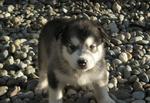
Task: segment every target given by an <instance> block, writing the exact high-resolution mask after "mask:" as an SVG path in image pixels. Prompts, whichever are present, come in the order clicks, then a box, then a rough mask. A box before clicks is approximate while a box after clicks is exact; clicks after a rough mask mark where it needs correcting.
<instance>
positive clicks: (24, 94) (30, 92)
mask: <svg viewBox="0 0 150 103" xmlns="http://www.w3.org/2000/svg"><path fill="white" fill-rule="evenodd" d="M18 97H20V98H21V99H24V98H30V99H33V97H34V93H33V91H28V92H26V93H22V94H19V95H18Z"/></svg>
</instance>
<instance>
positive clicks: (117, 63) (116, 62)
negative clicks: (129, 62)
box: [113, 59, 122, 65]
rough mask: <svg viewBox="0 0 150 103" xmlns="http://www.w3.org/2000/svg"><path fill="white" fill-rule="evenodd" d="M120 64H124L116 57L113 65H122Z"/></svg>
mask: <svg viewBox="0 0 150 103" xmlns="http://www.w3.org/2000/svg"><path fill="white" fill-rule="evenodd" d="M120 64H122V61H121V60H119V59H114V60H113V65H120Z"/></svg>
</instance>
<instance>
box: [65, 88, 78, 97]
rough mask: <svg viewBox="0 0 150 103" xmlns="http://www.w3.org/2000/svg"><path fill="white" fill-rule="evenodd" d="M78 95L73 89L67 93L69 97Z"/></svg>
mask: <svg viewBox="0 0 150 103" xmlns="http://www.w3.org/2000/svg"><path fill="white" fill-rule="evenodd" d="M76 94H77V92H76V91H75V90H73V89H69V90H68V91H67V95H69V96H71V95H76Z"/></svg>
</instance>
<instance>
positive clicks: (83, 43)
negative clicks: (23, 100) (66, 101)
mask: <svg viewBox="0 0 150 103" xmlns="http://www.w3.org/2000/svg"><path fill="white" fill-rule="evenodd" d="M104 37H105V32H104V31H103V29H102V28H101V27H100V26H98V24H97V23H96V22H93V21H89V20H83V19H77V20H64V19H55V20H52V21H50V22H48V23H47V24H46V25H45V26H44V28H43V30H42V31H41V34H40V38H39V68H40V72H39V73H40V74H39V75H40V80H39V84H38V86H37V88H36V90H44V89H46V88H47V87H48V91H49V103H62V98H63V93H62V90H63V88H64V86H65V85H67V84H70V85H79V86H84V85H92V86H93V87H94V91H95V96H96V98H97V102H98V103H115V102H114V101H113V100H112V99H111V98H110V97H109V95H108V93H107V90H106V86H107V84H108V76H109V73H108V72H107V70H106V64H105V60H104V55H105V51H104V47H103V46H104ZM48 85H49V86H48Z"/></svg>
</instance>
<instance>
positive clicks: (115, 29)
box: [109, 22, 119, 33]
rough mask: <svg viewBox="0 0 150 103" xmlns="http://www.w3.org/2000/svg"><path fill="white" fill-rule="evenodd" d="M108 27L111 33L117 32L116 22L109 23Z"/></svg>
mask: <svg viewBox="0 0 150 103" xmlns="http://www.w3.org/2000/svg"><path fill="white" fill-rule="evenodd" d="M109 28H110V31H111V33H117V32H119V29H118V27H117V24H116V23H115V22H112V23H110V24H109Z"/></svg>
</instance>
